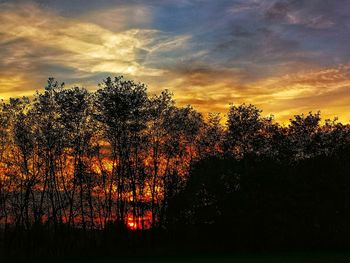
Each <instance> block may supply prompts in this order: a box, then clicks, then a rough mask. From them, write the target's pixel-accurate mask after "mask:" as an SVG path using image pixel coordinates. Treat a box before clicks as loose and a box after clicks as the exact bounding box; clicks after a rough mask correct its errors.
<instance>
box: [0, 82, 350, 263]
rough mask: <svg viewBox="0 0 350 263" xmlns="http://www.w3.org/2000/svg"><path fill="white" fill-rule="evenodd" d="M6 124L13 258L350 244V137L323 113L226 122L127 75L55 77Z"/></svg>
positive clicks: (2, 179) (0, 216) (10, 108)
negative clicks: (84, 83) (88, 84)
mask: <svg viewBox="0 0 350 263" xmlns="http://www.w3.org/2000/svg"><path fill="white" fill-rule="evenodd" d="M0 122H1V125H0V244H1V253H2V255H6V256H8V257H9V258H18V259H21V255H22V256H23V257H24V258H27V257H39V256H43V255H44V256H53V257H55V256H66V255H67V256H69V255H79V254H80V253H83V254H84V255H85V256H94V255H95V256H98V255H129V254H133V255H135V254H140V255H141V254H147V253H148V254H149V253H152V252H151V251H154V250H156V251H158V252H157V253H164V254H171V253H178V252H179V251H182V252H191V251H213V252H215V251H247V250H253V251H264V250H274V249H322V248H333V249H347V248H349V247H350V241H349V238H348V237H349V234H350V224H349V222H350V126H349V125H348V124H346V125H345V124H342V123H340V122H338V121H337V119H334V120H325V121H324V122H323V123H322V122H321V116H320V113H319V112H318V113H309V114H307V115H303V114H302V115H297V116H294V117H293V118H292V119H291V120H290V123H289V124H288V125H280V124H279V123H277V122H276V121H275V120H274V118H273V116H268V117H264V116H262V112H261V110H260V109H258V108H257V107H255V106H254V105H246V104H242V105H231V106H230V109H229V112H228V114H227V118H226V121H225V124H223V123H224V121H223V120H222V119H221V116H220V114H218V113H210V114H208V116H207V117H203V115H202V114H201V113H199V112H197V111H196V110H194V109H193V108H192V107H191V106H186V107H178V106H176V104H175V101H174V100H173V98H172V94H171V93H170V92H169V91H167V90H165V91H162V92H161V93H160V94H156V95H150V94H149V93H148V92H147V87H146V85H144V84H142V83H136V82H134V81H130V80H126V79H124V78H123V77H116V78H114V79H112V78H107V79H106V80H104V81H103V82H102V83H100V84H99V87H98V89H97V90H96V91H94V92H91V91H88V90H86V89H84V88H79V87H74V88H66V87H65V86H64V84H60V83H58V82H57V81H55V80H54V79H53V78H50V79H49V80H48V83H47V86H46V87H45V90H44V91H41V92H37V93H36V94H35V95H34V96H33V97H32V98H27V97H23V98H11V99H9V100H8V101H3V103H2V105H1V108H0ZM18 251H21V253H20V254H19V253H18ZM22 252H23V253H22Z"/></svg>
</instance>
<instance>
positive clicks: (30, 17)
mask: <svg viewBox="0 0 350 263" xmlns="http://www.w3.org/2000/svg"><path fill="white" fill-rule="evenodd" d="M119 75H123V76H124V77H126V78H128V79H133V80H135V81H140V82H143V83H146V84H147V85H148V87H149V91H150V92H151V93H157V92H159V91H161V90H163V89H169V90H170V91H172V92H173V93H174V97H175V99H176V101H177V104H178V105H187V104H191V105H192V106H193V107H194V108H195V109H197V110H198V111H200V112H203V113H207V112H222V113H226V112H227V110H228V108H229V105H230V103H232V104H240V103H252V104H255V105H256V106H258V107H259V108H261V109H262V110H263V115H269V114H274V116H275V118H276V120H277V121H281V122H284V121H286V120H288V119H289V118H292V117H293V115H295V114H300V113H308V112H309V111H313V112H316V111H318V110H320V111H321V114H322V116H323V117H324V118H333V117H335V116H337V117H339V119H340V120H341V121H343V122H349V120H350V1H349V0H230V1H226V0H215V1H214V0H162V1H161V0H148V1H147V0H144V1H141V0H129V1H125V0H124V1H122V0H109V1H107V0H99V1H88V0H36V1H34V0H33V1H24V0H23V1H20V0H18V1H16V0H15V1H14V0H11V1H10V0H0V98H3V99H7V98H9V97H16V96H24V95H27V96H29V95H32V94H33V93H34V92H35V90H41V89H42V88H43V87H44V86H45V84H46V80H47V78H48V77H55V78H56V79H57V80H58V81H61V82H65V83H66V86H68V87H70V86H76V85H79V86H82V87H86V88H88V89H90V90H94V89H96V88H97V84H98V83H100V82H102V80H103V79H105V78H106V77H107V76H111V77H113V76H119Z"/></svg>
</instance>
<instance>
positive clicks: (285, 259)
mask: <svg viewBox="0 0 350 263" xmlns="http://www.w3.org/2000/svg"><path fill="white" fill-rule="evenodd" d="M31 262H38V263H41V262H54V263H60V262H67V263H73V262H74V263H80V262H86V263H90V262H91V263H95V262H96V263H100V262H101V263H113V262H121V263H123V262H131V263H139V262H146V263H150V262H169V263H176V262H185V263H187V262H188V263H189V262H198V263H199V262H201V263H206V262H224V263H226V262H235V263H280V262H281V263H345V262H350V253H285V254H282V253H281V254H237V255H207V256H205V255H192V256H178V257H146V258H141V257H140V258H134V259H124V258H109V259H107V258H106V259H74V258H72V259H61V260H56V261H51V260H47V261H45V260H40V261H31Z"/></svg>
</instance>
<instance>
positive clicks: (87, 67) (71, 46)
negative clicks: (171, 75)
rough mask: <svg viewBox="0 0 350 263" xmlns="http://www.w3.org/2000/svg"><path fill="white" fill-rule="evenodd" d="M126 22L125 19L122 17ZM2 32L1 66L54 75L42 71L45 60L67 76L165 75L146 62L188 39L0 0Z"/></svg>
mask: <svg viewBox="0 0 350 263" xmlns="http://www.w3.org/2000/svg"><path fill="white" fill-rule="evenodd" d="M122 22H127V21H123V18H122V19H121V20H120V23H122ZM0 36H1V40H0V47H1V49H0V54H1V57H2V59H1V61H0V68H2V69H6V71H7V73H8V74H10V72H12V74H13V76H17V75H20V74H21V75H22V74H24V72H26V73H27V75H31V74H33V75H32V76H30V77H31V78H38V76H41V75H42V74H45V76H44V78H46V77H47V76H48V74H49V75H51V73H49V72H48V71H47V70H44V72H43V71H41V70H42V69H43V65H45V67H46V68H51V69H52V68H55V69H56V70H57V69H58V71H59V72H60V71H64V70H66V73H67V75H68V78H69V77H72V76H69V75H75V77H79V74H80V75H81V77H86V75H87V74H90V75H93V74H98V73H102V72H104V73H110V74H115V75H119V74H124V75H126V76H130V77H133V76H138V77H143V76H145V77H151V76H153V77H154V76H161V75H162V74H164V70H163V69H160V68H157V67H155V66H154V67H150V66H149V65H148V66H146V65H143V62H145V57H152V54H155V55H156V54H157V52H162V51H165V50H166V51H172V50H175V49H176V48H177V47H178V46H177V44H176V42H178V41H179V42H181V43H182V44H183V45H184V44H185V42H186V37H184V36H181V35H180V36H171V35H167V34H166V33H163V32H160V31H159V30H154V29H136V28H135V29H125V30H121V31H120V32H114V31H111V30H109V29H106V28H103V27H102V26H100V25H97V24H95V23H92V22H87V21H81V20H77V19H74V18H69V17H62V16H60V15H57V14H56V13H55V12H52V11H49V10H43V9H40V8H39V7H38V6H37V5H35V4H22V5H12V4H1V8H0ZM145 54H146V55H145ZM142 57H144V58H143V59H142ZM149 59H151V58H149ZM154 64H155V63H154ZM59 72H58V73H59ZM69 72H71V74H69ZM53 73H57V72H52V74H53ZM34 75H36V76H34ZM28 88H29V87H28Z"/></svg>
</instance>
